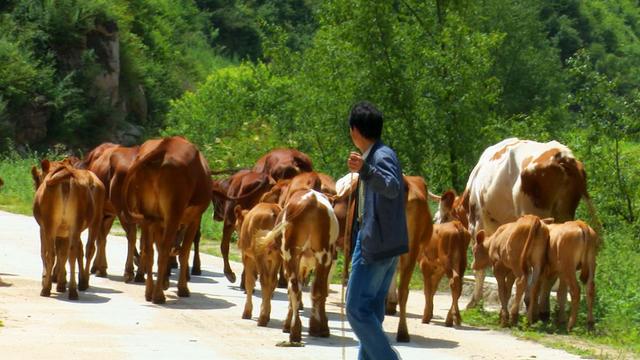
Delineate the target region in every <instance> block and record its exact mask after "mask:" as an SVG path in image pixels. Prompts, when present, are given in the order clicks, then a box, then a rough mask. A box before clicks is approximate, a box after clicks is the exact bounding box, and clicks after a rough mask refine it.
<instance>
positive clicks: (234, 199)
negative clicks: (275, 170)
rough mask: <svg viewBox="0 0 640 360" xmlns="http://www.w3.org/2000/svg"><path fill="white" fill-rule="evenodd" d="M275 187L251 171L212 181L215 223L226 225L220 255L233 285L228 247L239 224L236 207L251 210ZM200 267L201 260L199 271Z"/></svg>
mask: <svg viewBox="0 0 640 360" xmlns="http://www.w3.org/2000/svg"><path fill="white" fill-rule="evenodd" d="M273 185H274V182H273V179H272V178H271V177H270V176H269V175H267V174H264V173H259V172H255V171H251V170H240V171H238V172H237V173H235V174H234V175H232V176H231V177H229V178H227V179H225V180H222V181H217V180H212V189H213V191H212V193H211V202H212V203H213V219H214V220H216V221H222V222H223V225H222V241H221V242H220V251H221V252H222V258H223V261H224V274H225V276H226V277H227V280H229V281H230V282H232V283H234V282H235V281H236V274H235V273H234V272H233V270H231V265H230V264H229V244H230V243H231V235H232V233H233V231H234V229H235V223H236V213H235V210H234V209H235V207H236V206H237V205H240V207H241V208H242V209H243V210H248V209H251V208H252V207H253V206H254V205H256V204H257V203H258V202H259V201H260V198H261V197H262V195H263V194H264V193H265V192H267V191H269V190H270V189H271V187H272V186H273ZM196 250H197V248H196ZM199 263H200V261H199V259H198V268H199ZM195 268H196V264H195V261H194V269H195ZM198 270H199V269H198ZM194 273H195V272H194Z"/></svg>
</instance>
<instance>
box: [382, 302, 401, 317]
mask: <svg viewBox="0 0 640 360" xmlns="http://www.w3.org/2000/svg"><path fill="white" fill-rule="evenodd" d="M396 305H398V303H395V302H387V305H386V306H385V308H384V313H385V315H395V314H396Z"/></svg>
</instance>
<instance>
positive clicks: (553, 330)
mask: <svg viewBox="0 0 640 360" xmlns="http://www.w3.org/2000/svg"><path fill="white" fill-rule="evenodd" d="M581 310H584V309H581ZM580 314H584V311H581V312H580ZM461 315H462V320H463V322H464V323H465V324H468V325H471V326H476V327H482V328H489V329H492V330H496V331H501V332H505V333H508V334H510V335H513V336H516V337H518V338H521V339H526V340H531V341H535V342H537V343H540V344H542V345H545V346H547V347H550V348H555V349H560V350H564V351H566V352H568V353H571V354H575V355H578V356H583V357H589V358H597V359H635V358H640V349H639V348H638V347H637V345H635V346H634V345H629V344H626V345H623V344H621V343H620V341H619V338H618V334H616V332H611V331H610V330H611V329H609V328H608V327H607V325H606V323H596V330H595V332H588V331H587V329H586V328H585V327H584V325H585V324H586V321H585V319H584V318H580V319H579V321H578V323H577V324H576V327H574V329H573V331H572V332H571V333H567V331H566V329H565V328H564V327H557V326H556V325H555V324H554V323H553V322H552V321H550V322H548V323H543V322H537V323H536V324H534V325H532V326H528V325H527V324H526V316H524V315H521V316H520V321H519V323H518V326H516V327H511V328H502V327H500V325H499V324H500V319H499V314H498V312H497V311H488V310H484V309H481V308H476V309H468V310H463V311H462V314H461ZM636 335H637V334H636ZM636 344H637V338H636Z"/></svg>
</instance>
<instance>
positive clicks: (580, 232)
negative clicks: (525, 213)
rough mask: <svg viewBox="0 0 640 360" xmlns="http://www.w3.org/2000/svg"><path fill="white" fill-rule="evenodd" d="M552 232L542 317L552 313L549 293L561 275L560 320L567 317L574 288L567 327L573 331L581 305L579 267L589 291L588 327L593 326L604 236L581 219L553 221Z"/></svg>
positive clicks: (545, 275) (560, 321) (587, 296)
mask: <svg viewBox="0 0 640 360" xmlns="http://www.w3.org/2000/svg"><path fill="white" fill-rule="evenodd" d="M549 236H550V240H549V250H548V252H547V267H546V270H545V273H544V276H543V279H542V286H541V292H540V310H541V316H540V317H541V318H548V317H549V293H550V291H551V286H552V285H553V284H554V283H555V281H556V279H558V278H560V284H559V287H558V297H557V298H558V313H557V322H558V323H564V322H565V321H566V314H565V303H566V301H567V287H568V288H569V291H570V292H571V314H570V316H569V322H568V323H567V331H571V329H572V328H573V326H574V325H575V323H576V318H577V315H578V307H579V305H580V286H579V284H578V281H577V279H576V270H577V269H580V271H581V272H580V280H581V281H582V283H583V284H585V286H586V292H587V295H586V299H587V328H588V329H589V330H592V329H593V325H594V321H593V301H594V299H595V292H596V289H595V283H594V278H595V272H596V254H597V252H598V247H599V243H600V238H599V237H598V235H597V234H596V232H595V231H594V230H593V229H592V228H591V227H590V226H589V225H587V224H586V223H585V222H583V221H580V220H578V221H568V222H565V223H563V224H551V225H549Z"/></svg>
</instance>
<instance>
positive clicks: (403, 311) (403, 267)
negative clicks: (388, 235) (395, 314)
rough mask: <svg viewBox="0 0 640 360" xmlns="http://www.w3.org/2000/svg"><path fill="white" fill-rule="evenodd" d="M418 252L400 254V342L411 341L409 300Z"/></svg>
mask: <svg viewBox="0 0 640 360" xmlns="http://www.w3.org/2000/svg"><path fill="white" fill-rule="evenodd" d="M417 256H418V254H417V253H416V254H405V255H402V256H400V261H399V262H398V263H399V265H398V266H399V267H398V272H399V273H400V283H399V285H398V305H400V306H399V308H400V315H399V321H398V333H397V334H396V340H397V341H398V342H409V341H410V337H409V329H408V328H407V300H408V299H409V282H410V281H411V275H412V274H413V269H414V268H415V266H416V258H417Z"/></svg>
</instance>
